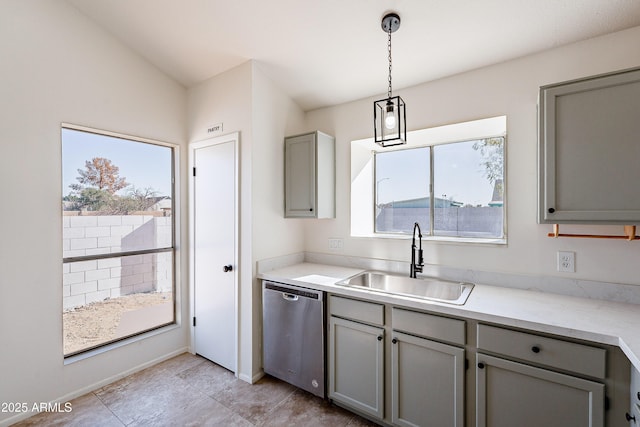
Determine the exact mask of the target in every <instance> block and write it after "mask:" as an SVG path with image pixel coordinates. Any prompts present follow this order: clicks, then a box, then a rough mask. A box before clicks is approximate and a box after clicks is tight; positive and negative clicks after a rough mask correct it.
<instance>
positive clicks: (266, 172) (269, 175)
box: [189, 61, 304, 382]
mask: <svg viewBox="0 0 640 427" xmlns="http://www.w3.org/2000/svg"><path fill="white" fill-rule="evenodd" d="M302 121H303V112H302V110H300V108H299V107H298V106H296V105H295V103H293V101H291V99H290V98H288V97H287V96H286V95H284V94H283V93H282V91H281V90H280V89H278V88H277V87H276V86H275V85H274V84H273V83H272V82H271V81H270V80H269V79H268V78H267V77H266V76H265V75H264V74H263V73H262V72H261V71H260V69H259V66H258V65H257V64H256V63H255V62H253V61H247V62H245V63H244V64H242V65H240V66H238V67H236V68H234V69H232V70H229V71H227V72H225V73H222V74H220V75H218V76H216V77H214V78H211V79H209V80H207V81H206V82H204V83H202V84H200V85H198V86H196V87H194V88H191V89H190V90H189V141H190V142H194V141H199V140H202V139H206V138H207V136H206V129H207V127H209V126H211V125H213V124H216V123H223V127H224V132H223V133H230V132H240V254H241V255H240V275H239V300H240V301H239V328H238V329H239V331H240V336H239V337H238V341H239V365H238V376H239V377H240V378H241V379H243V380H245V381H248V382H252V381H253V380H254V379H255V378H256V377H257V376H259V375H260V371H261V366H262V335H261V331H262V329H261V324H262V319H261V313H262V308H261V307H262V305H261V300H262V298H261V295H262V294H261V288H260V283H259V282H258V281H257V280H256V279H255V274H256V271H255V270H256V267H255V264H256V262H257V261H258V260H260V259H264V258H270V257H275V256H280V255H287V254H290V253H295V252H301V251H302V250H303V247H304V246H303V242H304V230H303V224H302V222H300V221H296V220H285V219H284V206H283V193H284V177H283V174H284V165H283V158H284V154H283V153H284V136H285V134H290V133H291V132H298V131H299V130H300V129H301V128H300V125H301V123H302Z"/></svg>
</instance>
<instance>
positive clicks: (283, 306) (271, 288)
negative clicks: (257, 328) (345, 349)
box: [262, 281, 325, 398]
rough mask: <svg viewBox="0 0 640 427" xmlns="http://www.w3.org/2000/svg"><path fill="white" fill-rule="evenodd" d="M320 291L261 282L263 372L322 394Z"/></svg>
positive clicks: (322, 364) (322, 308)
mask: <svg viewBox="0 0 640 427" xmlns="http://www.w3.org/2000/svg"><path fill="white" fill-rule="evenodd" d="M324 323H325V322H324V293H323V292H322V291H316V290H313V289H306V288H301V287H297V286H291V285H285V284H282V283H275V282H268V281H263V283H262V337H263V350H264V352H263V356H264V357H263V365H264V372H265V373H267V374H269V375H272V376H274V377H276V378H279V379H281V380H283V381H286V382H288V383H290V384H293V385H295V386H296V387H299V388H301V389H303V390H306V391H308V392H310V393H313V394H315V395H316V396H320V397H322V398H324V397H325V378H324V369H325V357H324V343H325V337H324Z"/></svg>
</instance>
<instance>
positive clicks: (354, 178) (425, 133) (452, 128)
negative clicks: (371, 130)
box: [349, 116, 508, 245]
mask: <svg viewBox="0 0 640 427" xmlns="http://www.w3.org/2000/svg"><path fill="white" fill-rule="evenodd" d="M506 134H507V117H506V116H497V117H490V118H486V119H480V120H473V121H469V122H462V123H454V124H449V125H444V126H437V127H433V128H427V129H420V130H415V131H411V132H407V143H406V144H403V145H398V146H394V147H391V148H383V147H380V146H379V145H377V144H375V143H374V141H373V138H366V139H359V140H354V141H351V195H350V197H349V198H350V203H351V212H350V215H351V218H350V224H351V226H350V235H351V237H362V238H376V239H406V238H407V236H406V235H404V234H392V233H376V232H374V216H375V212H374V211H373V209H374V205H375V202H374V198H375V188H374V186H375V182H374V176H375V170H374V169H375V167H374V163H375V162H374V154H375V153H377V152H389V151H398V150H407V149H412V148H419V147H427V146H436V145H442V144H450V143H454V142H463V141H472V140H478V139H485V138H491V137H504V138H505V141H506ZM504 147H505V148H504V150H505V159H506V153H507V147H506V144H505V146H504ZM506 163H507V162H506V161H505V171H504V176H505V177H506V175H507V171H506V168H507V165H506ZM504 183H505V191H504V197H505V202H506V197H507V194H506V185H508V184H507V180H506V179H505V180H504ZM503 212H504V225H503V232H504V237H502V238H492V237H490V238H474V237H448V236H424V237H423V240H431V241H436V242H444V243H465V244H466V243H474V244H475V243H477V244H491V245H506V244H507V205H506V203H505V205H504V207H503ZM409 237H410V236H409Z"/></svg>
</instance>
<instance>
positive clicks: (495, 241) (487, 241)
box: [351, 233, 507, 246]
mask: <svg viewBox="0 0 640 427" xmlns="http://www.w3.org/2000/svg"><path fill="white" fill-rule="evenodd" d="M351 237H353V238H364V239H396V240H410V239H411V238H412V236H411V235H409V234H383V233H376V234H366V235H353V234H352V235H351ZM422 241H423V242H442V243H464V244H479V245H498V246H506V244H507V239H506V238H502V239H500V238H479V237H446V236H422Z"/></svg>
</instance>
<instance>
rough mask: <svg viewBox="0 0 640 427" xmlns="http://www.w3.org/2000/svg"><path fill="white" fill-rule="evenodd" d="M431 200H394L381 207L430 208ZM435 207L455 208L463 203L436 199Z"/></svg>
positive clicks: (422, 198)
mask: <svg viewBox="0 0 640 427" xmlns="http://www.w3.org/2000/svg"><path fill="white" fill-rule="evenodd" d="M430 202H431V200H430V199H429V197H419V198H417V199H407V200H394V201H393V202H390V203H385V204H384V205H382V206H381V207H385V208H428V207H429V206H430ZM434 205H435V207H436V208H454V207H460V206H462V202H456V201H455V200H449V199H443V198H441V197H435V198H434Z"/></svg>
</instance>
